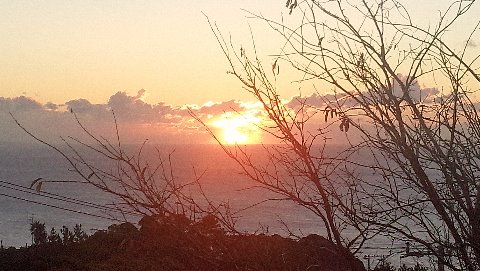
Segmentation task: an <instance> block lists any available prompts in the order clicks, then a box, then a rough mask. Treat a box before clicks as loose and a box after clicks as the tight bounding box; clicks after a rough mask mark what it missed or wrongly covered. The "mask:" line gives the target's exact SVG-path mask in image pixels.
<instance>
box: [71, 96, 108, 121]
mask: <svg viewBox="0 0 480 271" xmlns="http://www.w3.org/2000/svg"><path fill="white" fill-rule="evenodd" d="M65 105H66V106H67V110H68V111H73V112H75V113H78V114H90V115H94V116H97V117H103V116H105V115H106V113H108V108H107V106H106V105H103V104H92V103H90V102H89V101H88V100H86V99H77V100H71V101H68V102H66V103H65Z"/></svg>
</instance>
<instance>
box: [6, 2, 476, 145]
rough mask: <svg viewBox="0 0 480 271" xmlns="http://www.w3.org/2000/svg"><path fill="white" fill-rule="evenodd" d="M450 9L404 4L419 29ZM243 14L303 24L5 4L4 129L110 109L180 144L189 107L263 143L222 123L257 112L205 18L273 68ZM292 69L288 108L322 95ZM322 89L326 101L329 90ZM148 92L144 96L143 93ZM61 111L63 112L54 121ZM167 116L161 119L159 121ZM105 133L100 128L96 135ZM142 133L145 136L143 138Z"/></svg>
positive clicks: (205, 5)
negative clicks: (18, 121) (235, 113)
mask: <svg viewBox="0 0 480 271" xmlns="http://www.w3.org/2000/svg"><path fill="white" fill-rule="evenodd" d="M448 2H449V1H434V0H422V1H418V0H404V1H402V3H404V4H405V6H406V7H407V8H408V9H409V10H410V12H411V16H412V18H414V23H419V24H428V23H429V22H435V19H436V18H437V17H438V10H443V9H445V7H446V6H447V4H448ZM241 9H246V10H249V11H252V12H254V13H257V14H260V13H261V14H263V15H264V16H265V17H268V18H272V19H274V20H277V21H280V20H281V16H284V19H285V22H286V23H287V24H288V22H289V21H296V23H294V24H295V25H298V20H299V19H300V16H299V15H300V14H299V13H298V14H296V13H294V14H293V15H292V16H289V15H288V9H286V8H285V7H284V1H280V0H267V1H258V0H242V1H240V0H238V1H232V0H230V1H225V0H201V1H200V0H184V1H166V0H151V1H148V0H139V1H127V0H103V1H96V0H82V1H65V0H48V1H44V0H31V1H27V0H16V1H7V0H0V37H2V38H1V40H0V52H1V53H0V66H1V69H0V106H3V107H4V110H3V112H2V110H0V125H2V127H10V126H8V125H11V124H12V122H11V119H10V118H9V116H8V114H4V113H5V112H8V111H13V112H17V113H18V114H19V116H20V117H24V118H23V120H24V121H25V122H29V121H31V122H32V124H34V123H37V125H38V123H41V121H42V120H44V121H45V123H46V125H43V128H38V127H37V128H35V129H39V130H41V129H44V128H45V127H46V128H45V132H46V133H47V132H48V131H51V130H52V128H53V127H50V126H49V125H51V124H52V123H55V122H53V121H52V120H53V119H55V120H57V121H58V122H57V125H60V126H61V125H63V124H65V125H67V124H68V123H69V122H68V121H65V116H64V113H67V112H65V111H66V109H70V108H74V109H75V111H76V112H79V113H81V112H85V113H86V114H87V113H88V114H89V116H91V117H92V120H95V121H99V120H106V121H107V122H106V123H111V119H110V118H109V116H107V117H106V116H105V112H106V108H107V107H108V108H115V111H116V112H119V114H120V118H123V120H125V121H126V122H127V123H130V124H128V125H133V126H135V128H132V127H133V126H129V128H128V129H125V130H126V133H127V134H128V132H131V131H135V133H138V134H140V136H139V137H140V138H146V137H148V136H149V133H152V131H158V134H162V133H165V131H167V130H168V131H169V132H170V135H173V137H172V138H176V139H179V138H188V136H189V134H190V133H195V131H196V130H195V129H196V128H195V127H194V126H195V125H192V124H191V123H190V121H191V118H190V116H189V115H188V113H187V112H186V110H185V107H184V105H186V104H188V105H191V106H193V107H194V108H196V109H195V110H197V112H198V113H199V114H201V115H202V117H203V118H204V120H206V121H209V122H210V123H209V124H212V127H214V128H215V129H219V130H222V129H223V132H224V134H225V140H226V141H229V140H230V141H235V140H239V141H242V140H244V138H243V135H242V134H241V133H240V132H239V131H242V130H243V131H244V132H245V131H247V130H248V133H250V134H251V137H252V138H254V137H255V138H256V139H255V140H256V141H259V140H260V139H259V138H260V136H259V135H258V134H256V133H257V131H255V129H254V128H252V125H250V126H248V125H246V126H245V125H244V123H245V119H236V120H233V121H232V122H225V119H226V117H225V115H223V116H222V113H224V112H225V111H231V108H232V107H233V108H238V109H240V110H246V109H248V108H250V106H251V105H248V104H242V103H240V102H234V100H241V101H251V100H252V98H251V97H250V95H249V93H247V92H246V91H244V90H242V87H241V84H240V82H239V81H238V80H236V79H235V78H234V77H233V76H231V75H228V74H227V73H226V71H227V70H228V65H227V62H226V59H225V56H224V55H223V54H222V52H221V50H220V47H219V46H218V44H217V41H216V40H215V37H214V35H213V33H212V31H211V30H210V27H209V25H208V23H207V20H206V18H205V16H204V14H207V15H208V16H209V17H210V19H211V20H212V21H215V22H217V24H218V26H219V27H220V29H221V31H222V33H224V34H225V35H227V36H228V33H231V35H232V40H233V44H234V45H235V46H238V49H239V48H240V47H243V48H248V47H249V46H250V47H251V36H250V28H249V26H250V27H251V29H252V32H253V35H254V37H255V43H256V48H257V49H258V53H259V56H260V58H261V59H262V60H263V62H264V63H273V57H272V56H271V55H273V54H279V53H280V47H281V45H282V41H283V40H282V38H281V37H279V36H278V34H276V33H275V32H274V31H272V30H271V29H270V28H269V26H268V25H267V24H266V23H265V22H262V21H258V20H253V19H248V18H247V13H246V12H245V11H242V10H241ZM202 12H203V13H204V14H203V13H202ZM472 14H480V4H479V3H476V5H475V6H474V8H473V9H472V10H470V16H466V17H465V18H464V19H463V20H462V21H460V23H459V24H457V25H456V26H454V27H453V28H452V31H451V32H449V33H448V36H447V37H445V38H446V39H447V41H448V42H449V43H450V44H451V45H452V46H457V47H460V46H462V45H463V44H464V43H465V37H466V36H468V32H466V31H470V30H471V29H472V27H473V26H474V22H475V21H476V20H478V16H471V15H472ZM360 19H361V18H352V20H360ZM465 26H468V27H465ZM474 42H475V44H474V45H472V47H473V46H474V47H476V48H480V40H476V39H475V40H474ZM474 52H478V51H476V50H474ZM267 65H268V64H267ZM286 70H287V69H285V68H284V67H282V73H281V76H279V77H278V78H279V81H278V82H277V88H278V91H279V92H280V94H281V95H282V97H284V98H285V99H286V100H287V101H288V100H289V99H290V98H291V97H293V96H296V95H299V94H300V93H301V94H302V95H307V96H308V95H312V94H313V93H314V90H315V89H314V88H313V86H312V85H311V83H308V84H307V85H303V86H301V88H300V86H299V85H297V84H296V83H292V82H291V81H292V80H293V79H298V76H295V75H292V73H289V72H286ZM422 84H423V85H422V87H429V86H430V85H432V83H431V82H422ZM316 87H317V88H316V89H317V90H319V91H321V92H322V91H325V90H326V91H330V89H328V87H327V88H323V87H322V86H318V85H316ZM142 89H144V90H146V91H142V92H141V93H139V92H138V91H139V90H142ZM19 96H26V97H23V98H18V97H19ZM314 98H315V97H314ZM80 99H84V100H80ZM212 101H213V102H212ZM49 102H51V103H49ZM182 106H183V107H182ZM57 107H58V108H60V109H62V110H60V111H59V112H56V114H54V113H53V111H54V108H57ZM5 108H6V109H5ZM0 109H2V108H0ZM250 109H251V108H250ZM6 110H8V111H6ZM29 110H30V111H31V110H33V111H35V110H37V111H35V112H37V115H36V117H37V119H35V120H32V119H31V115H30V116H29V115H26V113H25V115H22V114H23V113H22V112H27V111H29ZM38 112H41V114H40V113H38ZM122 112H123V113H124V115H122ZM131 112H136V113H134V114H132V113H131ZM159 112H160V113H161V114H162V115H161V116H162V119H155V116H158V114H159ZM249 114H250V115H251V116H250V117H251V118H250V117H248V118H249V121H247V123H248V122H253V123H255V122H257V121H258V120H256V119H255V114H258V112H253V111H251V112H250V113H249ZM247 115H248V114H247ZM222 119H223V122H222ZM167 124H168V125H167ZM102 125H103V124H102V123H101V122H100V124H98V127H102ZM242 125H243V126H242ZM222 126H229V127H230V128H231V127H236V129H238V130H231V129H230V128H229V129H230V130H229V129H227V128H222ZM65 127H67V126H65ZM144 128H145V129H144ZM12 129H13V128H12ZM142 129H144V131H145V134H141V131H143V130H142ZM152 129H153V130H152ZM55 130H59V129H57V128H55ZM4 131H8V132H7V133H5V132H4V134H3V137H2V136H0V141H2V140H7V141H8V140H10V139H9V136H10V138H15V137H16V136H17V135H18V133H15V132H11V131H9V130H8V129H5V130H4ZM205 138H208V137H205ZM205 138H204V139H205ZM142 140H143V139H142ZM201 141H202V139H199V142H201Z"/></svg>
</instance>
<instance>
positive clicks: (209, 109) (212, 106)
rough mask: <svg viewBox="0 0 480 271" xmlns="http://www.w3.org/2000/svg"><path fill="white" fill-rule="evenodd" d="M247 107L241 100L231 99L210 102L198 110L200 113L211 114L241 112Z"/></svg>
mask: <svg viewBox="0 0 480 271" xmlns="http://www.w3.org/2000/svg"><path fill="white" fill-rule="evenodd" d="M244 109H245V107H244V106H243V105H242V103H241V102H239V101H235V100H230V101H226V102H220V103H213V102H208V103H206V104H204V105H202V106H201V107H200V108H198V109H197V110H196V111H197V112H198V113H200V114H209V115H218V114H222V113H225V112H232V111H233V112H240V111H242V110H244Z"/></svg>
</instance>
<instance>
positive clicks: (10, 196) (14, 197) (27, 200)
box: [0, 193, 123, 222]
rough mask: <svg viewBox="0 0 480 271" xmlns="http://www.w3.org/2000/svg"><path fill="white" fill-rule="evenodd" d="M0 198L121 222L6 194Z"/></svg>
mask: <svg viewBox="0 0 480 271" xmlns="http://www.w3.org/2000/svg"><path fill="white" fill-rule="evenodd" d="M0 196H4V197H7V198H13V199H17V200H21V201H26V202H30V203H35V204H39V205H43V206H47V207H51V208H56V209H60V210H64V211H68V212H73V213H77V214H83V215H88V216H93V217H98V218H104V219H109V220H112V221H119V222H123V220H120V219H117V218H113V217H107V216H102V215H97V214H92V213H87V212H83V211H78V210H73V209H69V208H65V207H60V206H56V205H52V204H48V203H44V202H39V201H35V200H30V199H25V198H20V197H16V196H12V195H7V194H4V193H0Z"/></svg>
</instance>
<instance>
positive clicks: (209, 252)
mask: <svg viewBox="0 0 480 271" xmlns="http://www.w3.org/2000/svg"><path fill="white" fill-rule="evenodd" d="M139 224H140V229H137V228H136V227H135V226H134V225H132V224H130V223H123V224H119V225H111V226H110V227H108V230H106V231H97V232H95V233H94V234H93V235H91V236H87V235H86V234H84V232H83V231H82V230H81V227H80V225H77V226H76V227H75V229H74V230H73V232H72V231H70V230H68V228H67V227H64V228H62V230H61V233H62V234H61V235H58V234H57V233H56V231H55V229H52V231H51V233H50V235H49V236H48V242H46V243H45V244H44V245H42V246H37V245H34V246H31V247H28V248H20V249H9V250H7V249H3V250H0V270H25V271H28V270H98V271H102V270H125V271H126V270H140V271H141V270H321V271H323V270H325V271H326V270H339V271H341V270H350V269H349V265H347V263H346V261H345V259H344V258H343V256H342V255H343V254H342V253H341V251H340V249H338V247H337V246H336V245H334V244H333V243H332V242H331V241H328V240H327V239H325V238H323V237H321V236H318V235H309V236H307V237H305V238H302V239H300V240H298V241H296V240H292V239H289V238H284V237H281V236H279V235H273V236H267V235H263V234H260V235H231V234H228V233H226V232H225V231H224V230H223V229H222V227H220V224H219V222H218V221H217V220H216V219H215V218H214V217H213V216H205V217H204V218H203V219H201V220H199V221H192V220H190V219H188V218H187V217H185V216H183V215H164V216H163V215H156V216H146V217H144V218H143V219H142V220H141V221H140V223H139ZM80 233H82V234H80ZM81 237H83V239H81ZM64 240H65V241H64ZM357 261H358V260H357ZM357 265H358V269H359V270H365V269H364V267H363V265H362V263H361V262H360V261H358V262H357Z"/></svg>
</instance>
